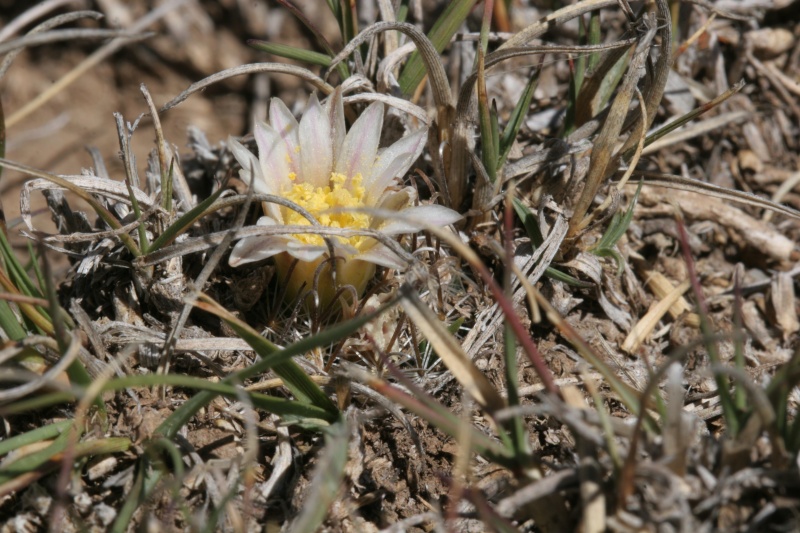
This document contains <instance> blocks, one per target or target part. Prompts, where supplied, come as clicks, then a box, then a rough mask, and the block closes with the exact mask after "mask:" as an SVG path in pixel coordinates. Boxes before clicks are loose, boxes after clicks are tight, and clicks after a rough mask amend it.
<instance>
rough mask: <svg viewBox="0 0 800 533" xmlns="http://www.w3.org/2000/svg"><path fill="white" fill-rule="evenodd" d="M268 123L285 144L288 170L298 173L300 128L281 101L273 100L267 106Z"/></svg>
mask: <svg viewBox="0 0 800 533" xmlns="http://www.w3.org/2000/svg"><path fill="white" fill-rule="evenodd" d="M269 122H270V126H272V128H273V129H274V130H275V131H277V132H278V134H280V136H281V138H282V139H283V142H284V143H285V144H286V151H287V153H288V154H289V159H290V160H289V170H290V171H291V172H295V173H298V174H299V173H300V160H299V158H298V153H297V152H298V150H299V147H300V140H299V137H298V135H299V132H300V127H299V125H298V124H297V120H296V119H295V118H294V115H292V112H291V111H289V108H288V107H286V104H284V103H283V102H282V101H281V100H279V99H278V98H273V99H272V103H271V104H270V106H269Z"/></svg>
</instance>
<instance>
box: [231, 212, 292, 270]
mask: <svg viewBox="0 0 800 533" xmlns="http://www.w3.org/2000/svg"><path fill="white" fill-rule="evenodd" d="M276 225H278V223H277V222H275V221H274V220H273V219H271V218H270V217H261V218H259V219H258V222H257V223H256V226H262V227H263V226H276ZM291 239H292V238H291V237H289V236H288V235H259V236H256V237H245V238H244V239H240V240H239V242H237V243H236V246H234V247H233V250H232V251H231V256H230V258H229V259H228V264H229V265H231V266H232V267H238V266H241V265H246V264H247V263H254V262H256V261H262V260H264V259H268V258H270V257H272V256H273V255H277V254H279V253H281V252H285V251H286V248H287V242H288V241H290V240H291Z"/></svg>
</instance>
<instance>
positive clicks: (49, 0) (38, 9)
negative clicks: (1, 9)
mask: <svg viewBox="0 0 800 533" xmlns="http://www.w3.org/2000/svg"><path fill="white" fill-rule="evenodd" d="M79 3H83V2H82V1H81V0H46V1H44V2H40V3H39V4H38V5H36V6H33V7H31V8H30V9H28V10H27V11H24V12H23V13H22V14H21V15H19V16H18V17H16V18H15V19H14V20H12V21H10V22H9V23H8V24H6V25H5V26H4V27H3V29H2V30H0V42H3V41H5V40H6V39H8V38H9V37H11V36H12V35H14V34H15V33H17V32H18V31H19V30H21V29H22V28H24V27H25V26H27V25H28V24H30V23H31V22H33V21H34V20H36V19H38V18H41V17H43V16H45V15H47V14H48V13H50V12H51V11H55V10H56V9H58V8H59V7H61V6H65V5H67V4H79Z"/></svg>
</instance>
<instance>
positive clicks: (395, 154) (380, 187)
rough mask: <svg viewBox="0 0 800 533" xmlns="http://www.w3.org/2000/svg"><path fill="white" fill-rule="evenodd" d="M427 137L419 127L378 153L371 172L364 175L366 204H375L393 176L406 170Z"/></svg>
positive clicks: (392, 179) (424, 131)
mask: <svg viewBox="0 0 800 533" xmlns="http://www.w3.org/2000/svg"><path fill="white" fill-rule="evenodd" d="M427 138H428V132H427V131H426V130H425V129H419V130H417V131H415V132H414V133H411V134H409V135H406V136H405V137H403V138H402V139H400V140H398V141H397V142H396V143H394V144H393V145H391V146H390V147H388V148H386V149H385V150H383V151H382V152H381V153H380V154H379V155H378V158H377V160H376V161H375V164H374V166H373V167H372V170H371V172H370V173H369V175H368V176H364V187H366V189H367V194H366V201H367V203H368V204H375V203H376V202H377V201H378V199H379V198H380V197H381V196H382V195H383V191H385V190H386V189H387V188H388V187H389V186H390V185H391V184H392V182H393V181H394V180H395V178H397V177H398V176H402V175H403V174H405V173H406V172H407V171H408V169H409V167H411V165H412V164H413V163H414V161H416V160H417V158H418V157H419V155H420V154H421V153H422V149H423V148H425V141H426V140H427Z"/></svg>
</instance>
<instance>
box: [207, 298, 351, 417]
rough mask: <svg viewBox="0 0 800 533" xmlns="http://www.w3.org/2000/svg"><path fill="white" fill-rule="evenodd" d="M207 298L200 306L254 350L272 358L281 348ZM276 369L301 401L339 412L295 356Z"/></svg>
mask: <svg viewBox="0 0 800 533" xmlns="http://www.w3.org/2000/svg"><path fill="white" fill-rule="evenodd" d="M205 300H206V301H204V302H198V303H197V304H196V305H197V307H198V308H200V309H203V310H205V311H208V312H209V313H212V314H215V315H217V316H218V317H219V318H221V319H222V320H224V321H225V322H226V323H227V324H228V325H229V326H230V327H231V328H233V330H234V331H235V332H236V333H237V335H239V336H240V337H241V338H242V339H244V340H245V342H247V344H249V345H250V346H252V347H253V350H255V351H256V353H257V354H258V355H259V356H261V357H262V358H264V359H268V358H270V357H271V356H272V355H274V354H275V353H276V352H278V351H279V348H278V347H277V346H276V345H274V344H273V343H271V342H270V341H268V340H267V339H265V338H264V337H262V336H261V335H260V334H259V333H258V332H257V331H256V330H254V329H253V328H251V327H250V326H249V325H247V324H246V323H245V322H243V321H241V320H239V319H238V318H236V317H235V316H234V315H233V314H232V313H230V312H229V311H228V310H227V309H225V308H223V307H222V306H220V305H219V304H217V303H216V302H213V301H211V300H210V299H208V298H205ZM315 336H321V337H328V335H326V332H324V331H322V332H320V333H318V334H317V335H315ZM338 340H339V339H334V338H330V339H329V341H328V343H326V344H333V343H335V342H337V341H338ZM272 371H273V372H275V373H276V374H277V375H278V376H280V377H281V379H283V382H284V385H286V387H287V388H288V389H289V390H290V391H292V394H294V395H295V397H296V398H297V399H298V400H300V401H301V402H306V403H310V404H312V405H316V406H318V407H321V408H323V409H324V410H326V411H327V412H328V414H329V415H336V414H338V409H337V407H336V405H335V404H334V403H333V402H332V401H331V399H330V398H328V396H327V395H326V394H325V393H324V392H323V391H322V389H320V388H319V385H317V384H316V383H314V382H313V381H312V380H311V378H310V377H309V376H308V374H306V373H305V372H304V371H303V369H302V368H300V367H299V366H298V365H297V363H295V362H294V361H292V360H291V359H289V360H287V361H282V362H280V363H276V364H275V365H274V366H273V367H272Z"/></svg>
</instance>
